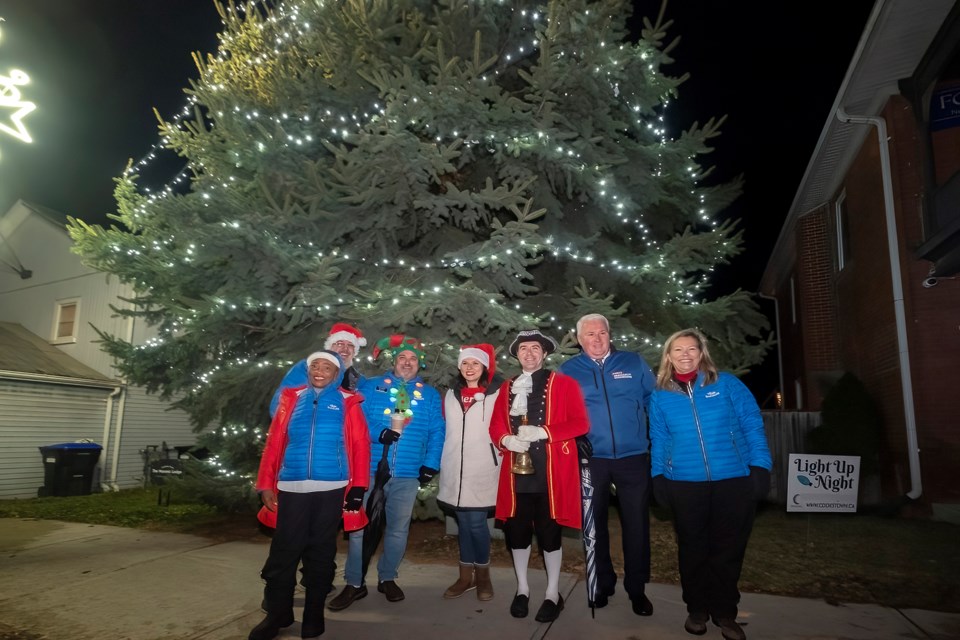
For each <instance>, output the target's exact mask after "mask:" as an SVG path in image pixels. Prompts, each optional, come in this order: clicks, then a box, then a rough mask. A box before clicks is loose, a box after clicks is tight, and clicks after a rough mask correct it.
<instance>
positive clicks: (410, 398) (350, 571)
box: [327, 335, 447, 611]
mask: <svg viewBox="0 0 960 640" xmlns="http://www.w3.org/2000/svg"><path fill="white" fill-rule="evenodd" d="M384 352H386V353H390V354H392V356H393V371H392V372H390V373H387V374H385V375H382V376H376V377H372V378H366V379H364V380H362V381H361V383H360V386H359V387H358V389H357V390H358V391H359V392H360V393H361V394H362V395H363V397H364V402H363V405H362V406H363V413H364V415H365V416H366V419H367V426H368V427H369V429H370V440H371V442H372V443H374V444H373V447H374V450H376V449H377V447H376V444H375V443H377V442H379V443H380V444H383V445H387V446H388V447H389V448H388V450H387V461H388V462H389V464H390V480H389V481H388V482H387V484H386V485H385V487H384V495H385V496H386V508H385V512H386V520H387V524H386V530H385V531H384V536H383V553H382V554H381V555H380V560H379V561H378V562H377V574H378V584H377V591H379V592H380V593H383V594H384V595H385V596H386V598H387V600H388V601H390V602H397V601H400V600H403V599H404V594H403V591H402V590H401V589H400V587H399V586H398V585H397V583H396V579H397V575H398V569H399V567H400V561H401V560H402V559H403V554H404V551H405V550H406V547H407V534H408V532H409V529H410V519H411V517H412V515H413V505H414V502H415V500H416V497H417V490H418V489H419V488H420V487H421V486H423V485H425V484H427V483H428V482H430V480H432V479H433V477H434V476H435V475H436V474H437V473H438V472H439V469H440V454H441V453H442V452H443V440H444V437H445V436H446V429H447V427H446V423H445V422H444V419H443V414H442V411H441V408H440V394H439V393H437V390H436V389H434V388H433V387H431V386H428V385H427V384H425V383H424V382H423V379H422V378H420V376H419V371H420V369H421V368H422V367H423V366H424V365H423V359H424V357H425V354H424V351H423V346H422V345H421V344H420V342H419V341H418V340H417V339H415V338H410V337H407V336H403V335H392V336H389V337H387V338H384V339H382V340H380V341H379V342H378V343H377V345H376V347H375V348H374V350H373V357H374V359H376V358H377V357H378V356H379V355H380V354H381V353H384ZM379 461H380V456H377V455H371V456H370V475H371V476H373V475H374V474H375V473H376V470H377V464H378V463H379ZM370 486H371V487H372V486H373V479H372V478H371V481H370ZM362 555H363V531H356V532H353V533H351V534H350V545H349V548H348V551H347V565H346V570H345V575H344V578H345V579H346V582H347V584H346V586H345V587H344V588H343V590H342V591H341V592H340V593H339V594H337V596H336V597H335V598H333V600H331V601H330V603H329V604H328V605H327V607H328V608H329V609H330V610H332V611H339V610H341V609H345V608H347V607H349V606H350V605H351V604H352V603H353V601H354V600H359V599H360V598H363V597H365V596H366V595H367V588H366V586H365V585H364V578H365V576H364V575H363V567H362Z"/></svg>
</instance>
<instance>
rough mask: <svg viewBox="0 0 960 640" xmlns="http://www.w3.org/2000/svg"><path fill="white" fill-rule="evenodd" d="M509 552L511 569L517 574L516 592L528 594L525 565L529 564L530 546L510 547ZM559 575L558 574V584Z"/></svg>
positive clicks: (528, 587) (528, 586)
mask: <svg viewBox="0 0 960 640" xmlns="http://www.w3.org/2000/svg"><path fill="white" fill-rule="evenodd" d="M511 552H512V553H513V570H514V572H516V574H517V594H518V595H521V596H529V595H530V585H529V584H528V583H527V565H528V564H530V547H527V548H526V549H511ZM558 566H559V565H558ZM559 577H560V576H559V574H558V575H557V578H558V584H559Z"/></svg>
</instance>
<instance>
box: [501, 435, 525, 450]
mask: <svg viewBox="0 0 960 640" xmlns="http://www.w3.org/2000/svg"><path fill="white" fill-rule="evenodd" d="M500 444H501V445H503V448H504V449H506V450H507V451H513V452H514V453H526V452H527V451H529V450H530V443H529V442H527V441H526V440H521V439H520V438H518V437H517V436H503V440H501V441H500Z"/></svg>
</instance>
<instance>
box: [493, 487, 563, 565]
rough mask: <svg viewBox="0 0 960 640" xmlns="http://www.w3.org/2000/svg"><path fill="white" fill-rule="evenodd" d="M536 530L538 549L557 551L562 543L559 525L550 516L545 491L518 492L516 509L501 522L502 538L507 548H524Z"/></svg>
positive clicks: (530, 541) (531, 539) (529, 543)
mask: <svg viewBox="0 0 960 640" xmlns="http://www.w3.org/2000/svg"><path fill="white" fill-rule="evenodd" d="M534 531H536V532H537V544H539V545H540V551H542V552H543V553H547V552H549V551H557V550H558V549H560V545H561V544H562V543H563V540H562V537H561V530H560V525H559V524H557V521H556V520H554V519H553V518H551V517H550V505H549V504H548V503H547V494H546V493H518V494H517V510H516V512H515V513H514V515H513V517H512V518H507V519H506V520H505V521H504V523H503V538H504V540H505V541H506V543H507V549H526V548H527V547H529V546H530V545H531V544H532V543H533V532H534Z"/></svg>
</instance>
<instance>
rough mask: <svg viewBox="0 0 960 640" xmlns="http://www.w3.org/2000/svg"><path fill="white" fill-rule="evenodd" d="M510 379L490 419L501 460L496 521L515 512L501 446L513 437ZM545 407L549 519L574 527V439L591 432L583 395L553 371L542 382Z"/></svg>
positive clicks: (577, 473)
mask: <svg viewBox="0 0 960 640" xmlns="http://www.w3.org/2000/svg"><path fill="white" fill-rule="evenodd" d="M513 380H514V379H513V378H511V379H509V380H507V381H506V382H504V383H503V385H502V386H501V387H500V394H499V396H498V397H497V403H496V405H494V409H493V416H492V418H491V419H490V440H491V441H492V442H493V443H494V444H495V445H496V446H497V447H498V448H499V449H500V451H501V453H502V455H503V456H504V462H503V464H502V465H500V485H499V487H498V489H497V508H496V518H497V520H506V519H507V518H510V517H513V515H514V513H515V512H516V509H517V494H516V490H515V486H514V475H513V473H512V472H511V471H510V467H511V466H512V465H511V464H510V463H511V461H512V456H513V454H512V452H511V451H509V450H508V449H505V448H504V447H503V445H502V443H501V442H502V440H503V438H504V436H508V435H512V434H513V429H512V427H511V426H510V388H511V385H512V384H513ZM546 385H547V394H546V400H545V402H546V407H545V414H544V415H545V416H546V417H545V420H546V424H543V425H540V426H542V427H543V428H544V429H545V430H546V431H547V440H546V447H545V448H546V451H547V497H548V500H549V503H550V517H551V518H553V519H554V520H556V521H557V523H558V524H560V525H562V526H564V527H572V528H574V529H579V528H580V525H581V520H580V519H581V510H580V466H579V462H578V456H577V443H576V441H575V440H574V438H576V437H577V436H582V435H585V434H586V433H587V432H588V431H589V430H590V424H589V422H588V421H587V409H586V406H585V405H584V403H583V393H582V392H581V391H580V385H579V384H577V381H576V380H574V379H573V378H571V377H570V376H566V375H564V374H562V373H557V372H552V373H551V374H550V376H549V377H548V378H547V382H546Z"/></svg>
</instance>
